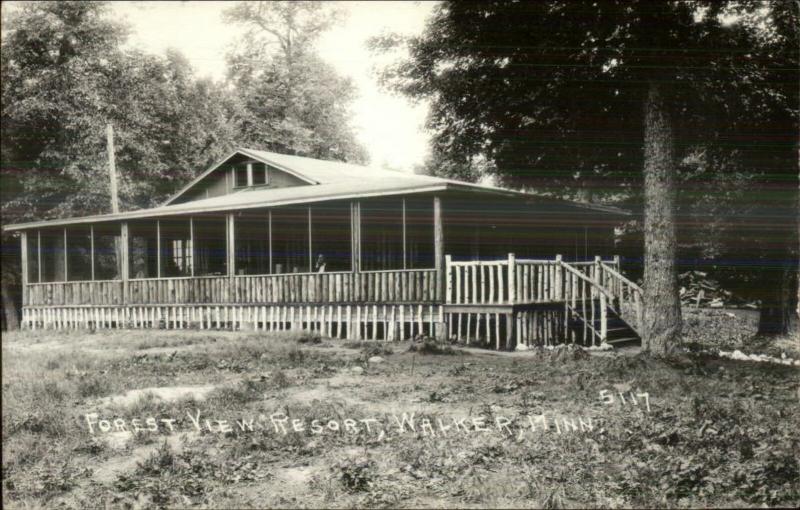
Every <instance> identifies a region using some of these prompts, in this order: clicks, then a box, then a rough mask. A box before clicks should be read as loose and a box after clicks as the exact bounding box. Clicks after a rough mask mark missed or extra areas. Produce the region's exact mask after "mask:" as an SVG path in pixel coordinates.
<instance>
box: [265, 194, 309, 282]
mask: <svg viewBox="0 0 800 510" xmlns="http://www.w3.org/2000/svg"><path fill="white" fill-rule="evenodd" d="M272 263H273V265H274V268H273V272H274V273H307V272H309V271H310V270H311V267H310V265H309V257H308V208H306V207H282V208H278V209H273V210H272Z"/></svg>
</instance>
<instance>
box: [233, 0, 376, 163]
mask: <svg viewBox="0 0 800 510" xmlns="http://www.w3.org/2000/svg"><path fill="white" fill-rule="evenodd" d="M225 16H226V19H227V20H228V21H229V22H232V23H235V24H237V25H238V26H241V27H243V28H244V29H245V31H244V33H243V35H242V37H241V39H240V41H239V44H238V46H237V47H236V48H235V49H234V50H233V51H232V52H231V53H230V54H229V56H228V66H229V68H228V69H229V71H228V78H229V80H230V81H231V83H232V84H233V85H234V91H235V92H234V94H235V98H236V107H237V109H236V117H235V119H236V122H237V126H238V129H239V132H240V133H241V141H242V143H244V144H246V145H252V146H256V147H264V148H269V149H271V150H275V151H278V152H290V153H295V154H300V155H305V156H310V157H315V158H320V159H335V160H341V161H351V162H358V163H364V162H366V160H367V155H366V151H365V149H364V148H363V147H361V146H360V145H359V144H358V142H357V141H356V139H355V134H354V132H353V130H352V128H351V125H350V116H351V114H350V109H349V108H350V104H351V102H352V100H353V99H354V97H355V88H354V86H353V84H352V83H351V81H350V80H349V79H345V78H342V77H341V76H339V75H338V74H337V73H336V71H335V70H334V69H333V68H332V67H331V66H330V65H329V64H327V63H325V62H324V61H322V60H321V59H320V57H319V56H318V55H317V54H316V52H315V49H314V43H315V42H316V41H317V40H318V39H319V37H320V36H321V35H322V34H323V33H324V32H325V31H326V30H327V29H329V28H330V27H331V26H332V25H333V24H334V23H336V21H337V20H338V19H339V18H340V12H339V11H338V10H336V9H335V8H332V7H331V6H330V4H324V3H321V2H267V1H261V2H240V3H238V4H236V5H235V6H233V7H231V8H230V9H228V10H227V11H226V15H225Z"/></svg>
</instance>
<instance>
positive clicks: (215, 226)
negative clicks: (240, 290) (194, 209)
mask: <svg viewBox="0 0 800 510" xmlns="http://www.w3.org/2000/svg"><path fill="white" fill-rule="evenodd" d="M226 224H227V222H226V221H225V217H220V216H195V217H194V242H195V244H196V246H195V250H194V261H193V262H194V264H195V272H194V274H195V276H218V275H226V274H228V242H227V227H226Z"/></svg>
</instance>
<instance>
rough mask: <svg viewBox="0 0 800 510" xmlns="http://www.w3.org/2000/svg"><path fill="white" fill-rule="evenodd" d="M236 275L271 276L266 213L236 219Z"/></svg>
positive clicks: (240, 215)
mask: <svg viewBox="0 0 800 510" xmlns="http://www.w3.org/2000/svg"><path fill="white" fill-rule="evenodd" d="M234 229H235V231H236V232H235V234H236V235H235V244H236V246H235V253H236V274H243V275H246V274H269V222H268V217H267V213H266V212H259V213H248V214H244V213H243V214H239V215H237V216H236V217H235V218H234Z"/></svg>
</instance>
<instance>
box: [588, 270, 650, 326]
mask: <svg viewBox="0 0 800 510" xmlns="http://www.w3.org/2000/svg"><path fill="white" fill-rule="evenodd" d="M599 268H600V269H599V272H600V284H601V285H602V286H603V287H604V288H606V289H608V290H609V291H610V292H611V294H612V295H613V296H614V305H613V306H614V309H615V310H616V311H617V313H618V314H619V316H620V317H621V318H622V319H623V320H624V321H625V322H627V323H628V325H630V326H631V327H632V328H633V329H634V330H635V331H636V332H637V333H639V334H641V333H642V328H643V326H644V303H643V301H644V291H643V290H642V288H641V287H639V286H638V285H636V284H635V283H634V282H632V281H631V280H629V279H628V278H626V277H625V276H624V275H623V274H622V273H620V272H619V270H618V269H615V268H613V267H611V266H609V265H608V264H605V263H600V264H599Z"/></svg>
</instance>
